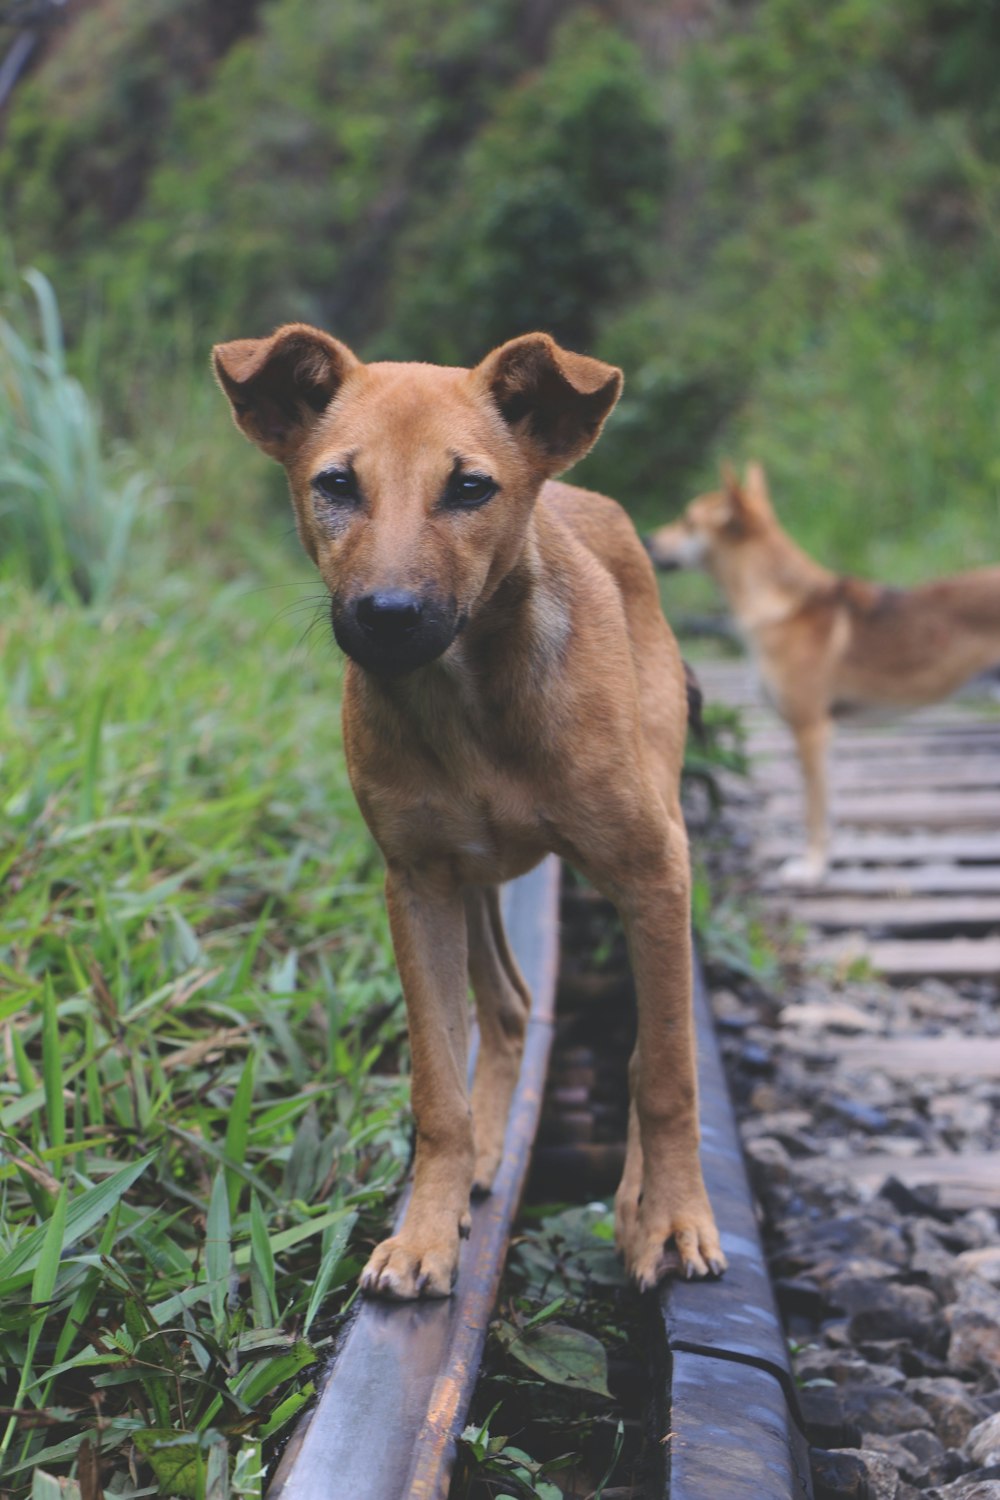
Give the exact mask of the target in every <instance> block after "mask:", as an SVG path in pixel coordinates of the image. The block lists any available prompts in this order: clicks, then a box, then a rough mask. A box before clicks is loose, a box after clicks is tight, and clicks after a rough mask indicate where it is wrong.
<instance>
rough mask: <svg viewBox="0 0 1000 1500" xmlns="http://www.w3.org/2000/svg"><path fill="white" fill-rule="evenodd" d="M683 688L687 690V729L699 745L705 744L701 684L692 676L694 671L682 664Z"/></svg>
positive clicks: (703, 699) (685, 663)
mask: <svg viewBox="0 0 1000 1500" xmlns="http://www.w3.org/2000/svg"><path fill="white" fill-rule="evenodd" d="M682 665H683V667H684V686H685V687H686V688H687V701H688V728H689V729H690V731H691V733H692V734H693V735H694V737H695V739H696V740H697V741H698V743H699V744H700V745H703V744H704V743H705V721H704V719H703V718H702V716H701V709H702V704H703V703H704V701H705V697H704V694H703V693H702V691H701V683H700V682H699V681H698V679H697V677H696V676H695V675H694V669H693V668H692V667H690V666H688V664H687V662H684V663H683V664H682Z"/></svg>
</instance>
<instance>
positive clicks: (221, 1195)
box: [205, 1172, 233, 1330]
mask: <svg viewBox="0 0 1000 1500" xmlns="http://www.w3.org/2000/svg"><path fill="white" fill-rule="evenodd" d="M230 1233H231V1225H230V1219H229V1194H228V1191H227V1189H226V1177H225V1173H224V1172H217V1173H216V1175H215V1181H214V1183H213V1184H212V1197H211V1200H210V1202H209V1205H208V1219H207V1222H206V1225H205V1272H206V1279H207V1281H208V1283H209V1289H210V1290H209V1302H210V1304H211V1308H212V1318H213V1319H214V1322H215V1326H216V1329H217V1330H221V1329H222V1328H223V1327H224V1325H225V1317H226V1297H227V1295H228V1292H229V1271H230V1267H231V1265H232V1259H233V1249H232V1243H231V1239H230Z"/></svg>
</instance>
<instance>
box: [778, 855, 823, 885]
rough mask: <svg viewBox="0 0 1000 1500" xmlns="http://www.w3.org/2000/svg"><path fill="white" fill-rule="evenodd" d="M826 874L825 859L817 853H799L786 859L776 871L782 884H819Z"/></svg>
mask: <svg viewBox="0 0 1000 1500" xmlns="http://www.w3.org/2000/svg"><path fill="white" fill-rule="evenodd" d="M825 874H826V860H825V859H824V858H823V856H822V855H818V854H799V855H796V856H795V858H794V859H786V860H785V862H784V864H783V865H782V866H781V868H780V869H779V871H778V879H779V880H780V881H781V884H782V885H819V884H820V883H821V882H822V880H823V877H824V875H825Z"/></svg>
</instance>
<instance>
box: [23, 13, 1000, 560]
mask: <svg viewBox="0 0 1000 1500" xmlns="http://www.w3.org/2000/svg"><path fill="white" fill-rule="evenodd" d="M216 9H218V11H219V15H218V16H217V17H215V19H214V20H213V19H212V18H210V17H209V15H208V12H205V11H204V8H199V7H192V6H191V4H190V0H157V3H156V4H155V5H150V6H144V7H140V8H138V9H137V8H136V7H133V6H127V5H126V4H125V3H124V0H106V3H103V4H102V5H101V6H100V7H94V8H92V9H91V8H85V9H84V11H83V14H82V15H81V17H80V19H79V20H78V21H77V22H76V23H75V24H73V25H71V26H69V27H68V28H67V29H66V31H65V34H64V35H62V36H61V37H60V38H59V41H58V45H55V46H53V47H52V48H51V49H50V53H51V55H50V56H47V57H46V58H45V59H44V60H43V63H42V65H41V66H40V67H39V68H38V69H37V70H36V71H35V73H34V74H33V75H32V76H31V78H30V79H29V80H28V81H27V82H26V83H25V84H23V85H22V86H21V88H20V89H19V91H18V93H17V94H16V96H15V100H14V103H13V106H12V108H11V110H10V111H9V118H8V120H7V122H6V126H5V129H4V132H3V138H2V140H0V199H2V201H3V203H4V207H5V210H6V213H5V222H6V223H7V224H8V225H10V226H13V227H12V228H10V229H9V230H8V234H9V235H10V236H11V238H12V244H13V247H14V250H15V252H16V254H17V256H18V258H19V259H20V260H21V262H22V263H23V264H26V263H28V262H29V261H30V262H34V263H36V264H39V265H41V266H42V268H43V269H45V270H46V271H47V272H48V273H49V274H50V275H51V276H52V277H53V279H54V281H55V284H56V285H57V287H58V289H59V292H60V296H61V297H62V298H63V299H64V301H65V303H66V306H67V308H68V310H69V314H70V324H71V327H72V329H73V331H74V334H75V338H76V343H77V345H78V347H79V349H80V350H81V353H80V355H79V358H80V359H81V360H89V362H90V363H89V365H88V369H90V370H97V371H99V375H100V384H101V389H102V394H103V399H104V404H105V407H106V409H107V410H108V411H109V412H110V413H111V415H112V416H113V419H114V421H115V423H116V425H117V427H118V428H120V430H121V431H122V432H123V433H125V434H126V435H128V436H129V437H132V438H135V437H137V438H138V439H139V442H140V446H142V444H143V443H145V441H147V439H148V435H149V433H150V431H151V430H152V429H153V428H155V427H158V426H159V423H158V422H157V420H156V414H158V413H159V411H160V409H161V407H160V403H161V400H162V395H163V387H164V381H165V380H167V379H168V377H169V379H170V380H173V379H177V380H178V381H180V382H181V384H182V385H183V384H185V383H187V384H189V383H190V381H191V369H192V361H194V363H195V366H196V367H197V368H198V376H197V378H198V379H199V380H200V379H201V378H202V377H201V373H200V370H201V368H202V365H201V362H202V360H203V358H204V352H205V351H204V345H205V344H206V343H207V342H208V341H209V337H210V336H211V335H218V336H230V335H233V334H237V333H242V332H252V331H257V330H260V329H262V328H264V327H266V326H268V325H270V324H272V323H274V322H276V321H278V320H279V319H284V318H289V317H305V318H311V319H313V320H314V321H318V322H321V323H325V324H326V325H328V326H331V327H334V328H335V329H336V331H337V332H338V333H340V334H341V335H343V336H344V337H346V338H347V339H348V340H350V341H353V342H355V343H357V344H358V346H359V348H360V349H361V350H362V352H367V353H368V354H383V355H384V354H388V355H392V356H394V357H399V356H400V355H402V356H405V357H431V358H443V359H447V360H455V359H460V360H467V359H470V358H475V357H477V356H478V355H480V354H481V353H482V352H483V351H484V350H485V348H486V347H487V346H488V345H489V344H490V343H492V342H494V341H496V340H498V339H500V338H502V337H505V336H508V335H510V334H513V333H516V332H519V331H521V330H522V329H523V328H525V327H527V326H529V325H532V324H542V325H544V326H548V327H550V328H552V329H553V330H554V331H555V332H556V333H557V334H559V335H560V336H561V337H564V338H565V339H567V340H568V341H569V342H571V343H576V344H578V345H586V346H588V347H590V348H592V349H593V350H594V352H596V353H599V354H601V355H603V356H605V357H607V358H611V359H614V360H617V361H618V362H620V363H622V364H623V365H624V367H625V369H626V373H627V377H628V381H627V387H626V394H625V398H624V400H623V402H622V405H621V408H620V410H619V412H618V413H617V414H616V416H615V418H614V420H613V422H612V423H611V425H610V427H609V430H608V433H607V435H606V437H605V439H604V440H603V441H602V443H601V444H600V445H599V447H598V449H597V450H596V452H595V454H594V455H593V457H592V458H591V459H590V460H588V461H587V463H586V464H585V465H584V466H583V468H582V469H581V477H582V478H584V479H586V480H588V481H589V482H592V483H594V484H596V485H598V486H600V487H602V488H605V489H607V490H609V491H610V492H611V493H614V494H616V495H619V496H621V497H622V498H623V499H624V500H625V501H626V502H627V503H628V504H629V505H630V506H631V507H632V508H633V510H634V511H635V512H636V513H637V514H638V515H639V516H640V517H641V518H642V519H643V520H645V521H651V520H652V519H654V518H660V517H662V516H663V515H664V514H666V513H669V512H670V511H672V510H673V509H675V508H676V507H677V506H678V505H679V504H680V503H682V502H683V501H684V500H685V499H686V498H688V497H689V495H690V494H691V493H692V492H693V491H695V490H696V489H698V488H701V487H705V486H706V485H707V484H708V483H710V482H712V480H713V478H714V474H715V471H716V467H717V463H718V460H719V459H720V458H721V457H724V456H730V457H734V458H736V459H742V458H745V457H747V456H757V457H760V458H761V459H763V460H764V462H765V463H766V464H767V466H768V467H769V469H770V471H771V473H772V477H773V481H774V489H775V493H776V497H777V501H778V504H779V506H780V508H781V510H782V512H783V514H784V515H785V516H786V518H787V519H788V520H789V522H790V524H791V526H792V529H793V530H794V531H795V532H796V533H797V534H798V535H799V537H800V539H801V540H802V541H803V543H804V544H805V545H807V546H811V547H813V548H814V549H815V550H817V551H819V552H820V553H822V555H823V557H824V560H828V561H830V562H831V563H832V564H833V565H835V566H839V567H847V568H855V569H862V570H864V569H867V570H869V571H873V572H876V573H879V572H881V573H889V574H894V575H895V576H897V577H898V578H900V579H901V580H905V579H907V578H911V577H915V576H917V575H921V574H926V573H927V572H928V571H931V570H932V569H935V568H938V569H939V568H944V567H958V566H968V565H972V564H974V563H977V562H979V561H981V560H982V558H983V557H984V556H988V555H990V554H991V552H992V549H993V538H994V536H995V534H996V525H997V520H998V518H1000V511H998V507H1000V457H998V450H997V446H996V436H995V422H994V413H995V410H996V407H997V398H998V395H1000V389H998V384H997V382H998V379H1000V377H998V376H997V375H996V371H997V369H998V368H1000V360H998V355H1000V321H998V317H997V313H996V308H997V306H998V305H1000V304H998V298H997V288H998V278H1000V259H998V241H997V226H998V224H1000V160H998V157H1000V115H998V111H997V106H996V102H995V98H994V95H993V92H992V90H991V87H990V86H989V84H988V82H987V81H988V80H991V79H992V78H993V77H995V73H996V67H997V65H998V63H1000V25H998V22H997V18H996V13H995V8H994V7H991V6H982V5H978V4H976V3H975V0H918V3H916V4H905V5H904V4H903V3H902V0H833V3H831V4H829V5H826V6H823V7H819V8H816V7H813V8H811V9H806V10H804V9H803V7H801V6H799V5H797V4H795V0H756V3H755V4H753V5H750V6H746V5H736V4H735V3H734V4H731V5H724V6H721V7H713V8H712V9H711V15H710V17H709V15H708V11H707V9H706V13H705V15H701V13H700V12H698V15H697V17H696V19H697V20H698V21H699V23H700V26H699V27H698V28H695V34H694V35H687V36H685V37H684V38H683V40H681V39H680V36H681V33H680V30H679V27H678V25H677V24H675V22H674V19H673V18H672V17H671V16H670V15H669V14H667V15H664V16H663V17H660V18H659V20H657V19H656V18H654V17H652V16H651V15H647V14H646V13H645V11H644V10H643V8H641V7H625V6H620V7H619V6H617V5H612V6H608V7H600V8H598V7H595V6H592V5H589V4H586V3H582V0H578V3H570V4H568V5H566V6H563V7H543V8H539V7H533V6H527V5H524V4H522V3H519V0H488V3H486V4H483V5H478V6H475V7H468V6H465V5H461V4H459V3H458V0H421V3H420V4H419V5H412V4H408V5H403V4H402V3H401V0H370V3H369V0H365V3H363V4H362V3H361V0H350V3H345V4H341V5H337V6H335V7H325V8H323V9H322V10H321V11H319V12H317V11H316V9H315V7H310V6H308V5H307V4H306V3H305V0H269V3H268V4H260V5H257V6H247V7H242V8H241V7H238V6H235V7H234V6H232V5H226V6H222V7H218V8H216V7H212V8H211V10H212V11H213V13H214V12H215V10H216ZM203 12H204V13H203ZM95 58H96V59H97V60H98V61H97V64H95V61H94V59H95ZM165 58H169V59H170V62H171V66H170V68H169V69H168V68H166V67H165V66H164V64H163V62H162V61H159V62H158V61H157V59H165ZM137 355H138V358H137ZM191 440H192V441H194V440H196V441H197V442H198V444H199V445H200V446H201V449H202V452H203V453H205V454H206V456H207V450H208V448H209V447H210V446H211V443H212V441H213V440H212V439H211V438H210V436H209V430H208V426H207V423H206V424H204V425H203V426H199V428H198V429H197V430H195V431H194V432H193V433H192V434H191ZM165 477H166V478H167V479H168V480H169V479H172V478H173V475H172V473H167V474H166V475H165ZM255 487H256V488H258V489H259V488H260V482H259V481H258V482H257V484H256V486H255ZM216 504H218V501H217V500H216Z"/></svg>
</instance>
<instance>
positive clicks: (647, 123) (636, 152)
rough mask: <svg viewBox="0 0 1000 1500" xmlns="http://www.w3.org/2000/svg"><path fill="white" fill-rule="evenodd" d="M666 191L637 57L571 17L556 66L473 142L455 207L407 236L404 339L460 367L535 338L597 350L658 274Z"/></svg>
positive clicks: (397, 324) (402, 272) (651, 105)
mask: <svg viewBox="0 0 1000 1500" xmlns="http://www.w3.org/2000/svg"><path fill="white" fill-rule="evenodd" d="M665 186H666V140H665V133H664V127H663V122H662V119H661V118H660V115H659V112H658V109H657V106H656V101H655V96H654V93H653V90H652V86H651V83H650V80H649V78H648V76H647V73H646V71H645V69H644V67H643V63H642V59H641V57H640V55H639V53H638V51H637V49H636V48H635V47H634V46H633V45H632V44H631V43H630V42H629V41H628V40H627V39H626V38H625V37H623V36H622V35H621V33H620V31H619V30H618V29H616V27H615V26H614V25H613V24H612V23H611V22H609V21H607V20H604V19H602V18H601V17H599V16H598V15H597V14H596V13H595V12H591V11H588V10H584V11H583V12H581V13H578V14H574V15H571V16H570V17H569V18H568V19H567V20H566V21H564V22H563V23H562V25H561V26H560V27H559V29H558V30H557V32H556V34H555V36H554V38H553V48H552V55H551V57H550V58H549V60H548V61H547V63H546V64H545V66H544V67H542V68H540V69H538V70H537V71H536V72H534V73H532V74H529V75H528V76H527V77H526V78H525V79H524V80H523V81H522V82H521V83H520V84H519V86H518V87H516V88H514V89H512V90H510V91H509V92H508V93H507V94H505V95H504V97H503V99H502V101H501V104H500V107H499V109H498V110H497V112H496V114H495V115H494V117H493V118H492V119H491V120H490V121H489V123H488V124H487V125H486V126H485V127H484V128H483V130H481V131H480V132H479V134H478V135H477V136H476V138H475V139H474V140H473V141H472V142H471V144H470V145H469V147H468V149H467V151H466V152H465V153H464V155H463V157H462V159H461V161H460V162H459V164H458V167H457V171H456V173H455V176H454V180H453V181H452V182H451V183H449V190H448V193H447V196H446V198H445V200H444V201H443V202H441V203H440V204H438V205H435V209H434V211H432V210H431V206H430V204H425V205H424V211H423V212H422V213H421V214H419V215H417V216H416V218H415V223H414V228H413V230H412V232H411V233H410V234H409V235H404V236H402V240H401V245H400V249H399V252H398V255H397V260H396V267H395V272H394V278H393V286H394V289H395V302H394V305H393V315H392V317H391V320H390V329H391V333H392V335H393V337H394V338H395V339H398V340H401V342H402V344H403V347H404V348H405V349H407V350H408V351H409V352H411V353H412V354H414V355H419V356H420V357H423V358H427V357H432V358H436V359H441V360H444V361H446V362H459V363H464V362H466V361H468V360H470V359H475V358H477V357H480V356H481V355H482V354H483V353H485V351H486V350H487V349H488V348H490V347H491V346H492V345H493V344H496V343H499V342H501V341H502V340H503V339H505V338H510V337H511V336H513V335H515V334H518V333H524V332H527V331H530V330H531V329H534V328H544V329H547V330H549V331H550V332H551V333H553V334H554V335H555V336H556V337H557V338H560V339H563V340H564V341H565V342H566V343H568V344H570V345H574V346H576V347H578V348H579V347H586V345H587V344H588V343H589V342H590V341H591V340H592V338H593V336H594V329H595V326H596V324H597V322H598V319H599V318H600V316H601V314H602V312H603V311H604V310H605V309H606V308H607V307H608V306H609V305H610V304H611V303H613V301H614V299H615V298H616V297H618V296H620V295H621V293H622V292H623V290H625V289H626V288H629V287H631V286H632V285H633V284H634V282H635V280H636V279H637V278H638V277H640V276H641V275H642V273H643V272H644V271H645V270H647V269H648V263H649V259H650V255H651V252H652V249H653V245H654V239H653V235H652V231H653V230H654V229H655V227H656V225H657V223H658V219H659V214H660V209H661V205H662V202H663V198H664V192H665Z"/></svg>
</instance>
